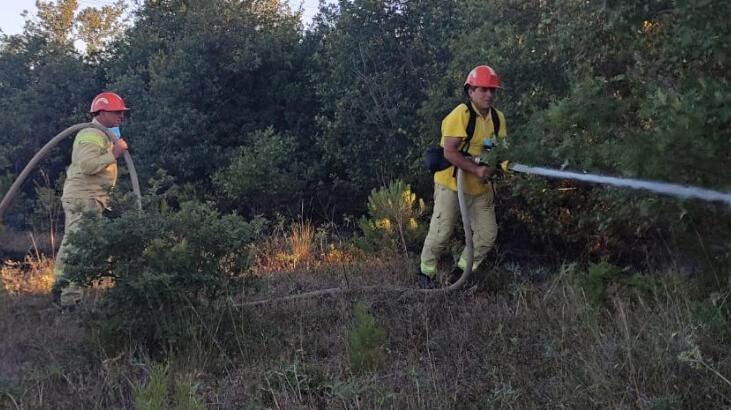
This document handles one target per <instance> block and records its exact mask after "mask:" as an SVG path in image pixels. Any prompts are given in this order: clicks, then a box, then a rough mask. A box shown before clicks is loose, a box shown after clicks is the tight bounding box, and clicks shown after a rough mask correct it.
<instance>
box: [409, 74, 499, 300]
mask: <svg viewBox="0 0 731 410" xmlns="http://www.w3.org/2000/svg"><path fill="white" fill-rule="evenodd" d="M499 88H501V87H500V78H499V77H498V75H497V74H496V73H495V71H494V70H493V69H492V68H491V67H489V66H486V65H482V66H478V67H475V68H474V69H472V71H470V73H469V74H468V75H467V79H466V80H465V83H464V91H465V94H466V96H467V97H468V101H467V102H466V103H463V104H460V105H458V106H457V107H456V108H454V109H453V110H452V112H450V113H449V114H448V115H447V116H446V117H445V118H444V120H443V121H442V139H441V145H442V147H443V148H444V157H445V158H446V159H447V160H448V161H449V162H450V163H451V164H452V166H450V167H448V168H446V169H444V170H442V171H438V172H436V173H435V174H434V212H433V213H432V217H431V222H430V224H429V233H428V234H427V236H426V239H425V240H424V247H423V248H422V252H421V265H420V269H419V272H418V274H417V279H418V283H419V287H421V288H423V289H427V288H433V287H434V279H435V276H436V272H437V259H438V258H439V255H440V254H442V253H443V252H444V251H445V249H446V247H447V244H448V242H449V239H450V238H451V236H452V234H453V232H454V227H455V225H456V222H457V217H458V214H459V202H458V199H457V183H456V170H455V166H456V167H459V168H461V169H462V170H463V171H465V181H464V182H465V183H464V193H465V200H466V202H467V207H468V213H469V217H470V221H471V226H472V231H473V243H474V260H473V264H472V266H473V269H475V268H476V267H477V266H478V265H479V264H480V262H482V260H483V259H484V258H485V255H486V254H487V253H488V251H489V250H490V249H491V248H492V247H493V245H494V243H495V239H496V237H497V223H496V220H495V204H494V190H493V188H492V185H491V184H492V183H491V182H490V177H491V176H492V175H493V174H494V173H495V171H496V169H495V168H494V167H493V166H489V165H484V164H480V163H477V162H475V160H474V159H473V158H479V157H480V154H482V151H483V147H484V146H485V145H487V143H490V144H491V143H496V142H498V141H497V140H502V141H504V139H505V138H506V136H507V131H506V130H507V127H506V125H505V116H504V115H503V113H502V112H500V111H498V110H496V109H495V108H494V107H493V103H494V101H495V97H496V91H497V89H499ZM467 104H470V105H471V107H470V106H468V105H467ZM470 108H471V109H470ZM471 115H472V116H474V120H473V121H474V129H473V130H471V131H472V132H473V133H472V136H471V139H468V138H467V137H468V135H467V128H469V127H468V123H469V122H470V116H471ZM493 119H494V120H493ZM496 122H499V123H500V125H499V126H498V127H496V126H495V125H496ZM466 145H467V146H466ZM470 157H472V158H470ZM492 165H495V164H492ZM466 266H467V261H466V252H465V251H463V252H462V255H461V256H460V258H459V260H458V261H457V264H456V266H455V267H454V269H453V270H452V273H451V275H450V282H452V283H454V282H456V281H457V280H458V279H459V278H460V277H461V276H462V272H463V271H464V269H465V267H466Z"/></svg>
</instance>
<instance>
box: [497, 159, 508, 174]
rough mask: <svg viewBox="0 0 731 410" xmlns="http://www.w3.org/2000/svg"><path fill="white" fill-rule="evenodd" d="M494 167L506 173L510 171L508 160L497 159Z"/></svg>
mask: <svg viewBox="0 0 731 410" xmlns="http://www.w3.org/2000/svg"><path fill="white" fill-rule="evenodd" d="M495 168H497V169H498V170H499V171H502V172H504V173H506V174H507V173H509V172H510V161H508V160H502V161H501V160H498V161H497V166H496V167H495Z"/></svg>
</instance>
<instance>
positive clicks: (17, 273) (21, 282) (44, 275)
mask: <svg viewBox="0 0 731 410" xmlns="http://www.w3.org/2000/svg"><path fill="white" fill-rule="evenodd" d="M51 285H53V259H50V258H48V257H46V256H44V255H40V254H39V255H37V256H26V258H25V260H24V261H23V262H15V261H5V262H3V264H2V266H0V286H2V288H3V289H5V291H6V292H7V293H9V294H11V295H20V294H43V293H48V292H50V291H51Z"/></svg>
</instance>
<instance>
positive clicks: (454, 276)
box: [449, 266, 464, 285]
mask: <svg viewBox="0 0 731 410" xmlns="http://www.w3.org/2000/svg"><path fill="white" fill-rule="evenodd" d="M463 273H464V271H463V270H462V268H460V267H459V266H455V267H454V269H452V272H450V273H449V284H450V285H453V284H455V283H457V281H458V280H459V278H461V277H462V274H463Z"/></svg>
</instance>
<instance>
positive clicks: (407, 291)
mask: <svg viewBox="0 0 731 410" xmlns="http://www.w3.org/2000/svg"><path fill="white" fill-rule="evenodd" d="M457 198H458V199H459V212H460V214H461V216H462V226H463V227H464V235H465V238H464V239H465V249H466V251H467V255H466V256H467V258H466V259H467V265H466V266H465V269H464V272H462V276H461V277H460V278H459V279H458V280H457V281H456V282H454V283H453V284H451V285H449V286H446V287H443V288H437V289H414V288H398V287H382V286H361V287H355V288H329V289H321V290H314V291H312V292H305V293H299V294H296V295H289V296H282V297H278V298H271V299H262V300H256V301H252V302H243V303H241V304H238V305H237V306H259V305H266V304H269V303H276V302H287V301H294V300H301V299H311V298H316V297H320V296H334V295H338V294H344V293H355V292H396V293H401V294H402V297H404V296H408V295H425V296H436V295H443V294H446V293H449V292H454V291H456V290H459V289H461V288H462V286H464V284H465V283H466V282H467V280H468V279H469V277H470V275H471V274H472V262H473V260H474V249H473V243H472V227H471V226H470V217H469V213H468V212H467V202H466V201H465V198H464V171H462V170H461V169H460V168H457Z"/></svg>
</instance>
